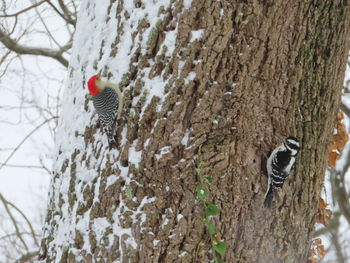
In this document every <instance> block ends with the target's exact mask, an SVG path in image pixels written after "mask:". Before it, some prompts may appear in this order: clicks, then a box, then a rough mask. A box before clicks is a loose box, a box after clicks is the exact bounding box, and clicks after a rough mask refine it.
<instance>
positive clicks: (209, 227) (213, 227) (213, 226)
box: [207, 223, 216, 236]
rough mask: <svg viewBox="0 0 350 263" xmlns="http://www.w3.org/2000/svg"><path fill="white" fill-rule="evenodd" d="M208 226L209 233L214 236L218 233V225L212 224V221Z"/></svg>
mask: <svg viewBox="0 0 350 263" xmlns="http://www.w3.org/2000/svg"><path fill="white" fill-rule="evenodd" d="M207 227H208V232H209V235H211V236H214V235H215V234H216V227H215V225H214V224H212V223H209V224H208V225H207Z"/></svg>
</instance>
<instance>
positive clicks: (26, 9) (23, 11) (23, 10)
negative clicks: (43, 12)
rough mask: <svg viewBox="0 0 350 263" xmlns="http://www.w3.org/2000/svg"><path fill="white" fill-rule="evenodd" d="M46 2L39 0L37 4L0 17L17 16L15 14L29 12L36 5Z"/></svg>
mask: <svg viewBox="0 0 350 263" xmlns="http://www.w3.org/2000/svg"><path fill="white" fill-rule="evenodd" d="M45 2H46V1H45V0H43V1H40V2H38V3H36V4H33V5H31V6H29V7H27V8H24V9H22V10H20V11H18V12H16V13H13V14H5V15H0V17H15V16H19V15H20V14H22V13H25V12H27V11H28V10H30V9H32V8H35V7H37V6H39V5H41V4H42V3H45Z"/></svg>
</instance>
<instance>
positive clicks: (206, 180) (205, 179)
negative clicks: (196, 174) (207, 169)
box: [204, 176, 213, 185]
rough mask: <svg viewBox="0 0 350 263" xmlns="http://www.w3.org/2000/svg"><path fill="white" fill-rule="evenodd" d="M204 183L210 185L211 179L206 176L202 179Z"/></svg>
mask: <svg viewBox="0 0 350 263" xmlns="http://www.w3.org/2000/svg"><path fill="white" fill-rule="evenodd" d="M204 182H206V183H207V184H209V185H211V184H212V182H213V177H211V176H208V177H205V178H204Z"/></svg>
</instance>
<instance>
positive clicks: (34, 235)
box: [7, 201, 39, 246]
mask: <svg viewBox="0 0 350 263" xmlns="http://www.w3.org/2000/svg"><path fill="white" fill-rule="evenodd" d="M7 204H8V205H10V206H12V207H13V208H14V209H15V210H16V211H17V212H18V213H20V214H21V216H22V217H23V218H24V220H25V221H26V222H27V225H28V227H29V229H30V232H31V234H32V237H33V240H34V243H35V245H37V246H39V243H38V240H37V238H36V236H37V235H36V233H35V231H34V228H33V226H32V223H31V222H30V221H29V219H28V217H27V216H26V215H25V214H24V213H23V212H22V210H20V209H19V208H18V207H17V206H15V205H14V204H13V203H11V202H10V201H7Z"/></svg>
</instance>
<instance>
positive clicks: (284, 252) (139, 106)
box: [41, 0, 349, 263]
mask: <svg viewBox="0 0 350 263" xmlns="http://www.w3.org/2000/svg"><path fill="white" fill-rule="evenodd" d="M94 2H95V1H92V0H91V1H89V0H87V1H84V2H83V3H82V6H81V8H80V10H81V12H80V15H79V17H78V21H77V33H76V36H75V39H74V43H73V54H72V59H71V63H70V68H69V77H68V83H67V90H66V92H65V95H64V96H65V103H64V105H63V112H62V119H61V127H60V130H59V132H58V140H57V161H56V163H55V165H54V170H53V173H54V176H53V179H52V184H51V190H50V202H49V207H48V214H47V219H46V224H45V227H44V235H43V239H42V247H41V259H43V260H46V262H52V261H55V260H56V262H82V261H87V262H133V263H134V262H135V263H137V262H211V260H213V254H214V253H213V251H212V246H211V240H210V236H209V234H208V232H207V230H206V228H205V226H204V224H203V219H204V213H203V205H202V203H201V202H200V201H199V200H198V199H197V198H196V191H195V189H196V186H197V185H198V184H199V180H200V178H199V176H198V173H200V176H201V177H206V176H211V177H212V179H213V183H212V184H211V185H210V187H209V192H210V194H209V196H208V198H209V199H208V202H210V203H214V204H215V205H217V206H218V207H219V208H220V215H219V216H215V217H213V219H212V221H213V222H214V223H215V225H216V228H217V231H218V232H219V233H220V235H221V238H222V240H225V242H226V243H227V245H228V247H227V252H226V253H225V255H224V256H223V257H221V259H222V260H224V261H225V262H227V263H228V262H230V263H233V262H298V263H300V262H306V260H307V257H308V252H309V248H310V242H311V238H312V231H313V229H314V225H315V215H316V213H317V210H318V202H319V197H320V192H321V189H322V186H323V180H324V174H325V168H326V157H327V143H328V142H329V140H330V136H331V134H332V127H333V120H334V118H335V113H336V112H337V110H338V107H339V102H340V94H341V91H342V81H343V77H344V71H345V62H346V57H347V51H348V46H349V39H348V37H347V36H348V33H349V32H348V28H349V19H348V18H349V8H348V1H341V0H339V1H333V0H332V1H305V0H303V1H301V0H297V1H295V0H293V1H292V0H290V1H285V0H284V1H282V0H278V1H214V0H206V1H200V0H197V1H196V0H194V1H189V0H184V1H182V0H173V1H166V0H164V1H141V0H136V1H126V0H125V1H122V0H121V1H110V3H108V4H106V3H99V4H98V6H95V5H96V4H94ZM131 2H132V3H131ZM87 21H88V22H89V23H87ZM91 30H94V33H93V34H91ZM173 42H174V46H172V43H173ZM129 58H130V59H129ZM96 71H99V72H101V74H102V77H103V78H105V79H109V81H113V82H116V83H119V84H120V86H121V87H122V88H123V90H124V95H125V106H124V114H123V117H122V118H121V119H120V120H118V137H119V142H120V144H119V146H118V147H117V149H113V150H112V151H110V150H109V149H108V144H107V139H106V137H105V135H103V134H102V132H101V130H100V129H99V128H98V125H97V124H96V119H97V118H96V116H95V115H94V114H93V112H94V109H93V107H92V103H91V102H89V101H88V100H87V99H86V96H85V95H86V93H87V92H86V87H85V82H86V79H87V78H88V77H89V76H90V75H92V74H94V73H96ZM289 135H293V136H296V137H298V138H299V139H300V140H301V142H302V149H301V152H300V154H299V156H298V159H297V164H296V169H295V172H294V173H293V175H291V176H290V177H289V179H288V180H287V181H286V183H285V185H284V187H283V188H282V189H281V190H279V191H278V193H277V196H276V198H275V199H276V200H275V202H274V204H273V206H272V208H271V209H266V208H264V206H263V197H264V194H265V191H266V188H267V178H266V176H265V174H266V172H265V168H264V167H265V166H266V155H268V154H269V153H270V152H271V151H272V150H273V148H274V147H276V146H277V145H278V144H279V143H281V136H289ZM199 167H200V171H199V172H198V169H199ZM219 258H220V257H219Z"/></svg>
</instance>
